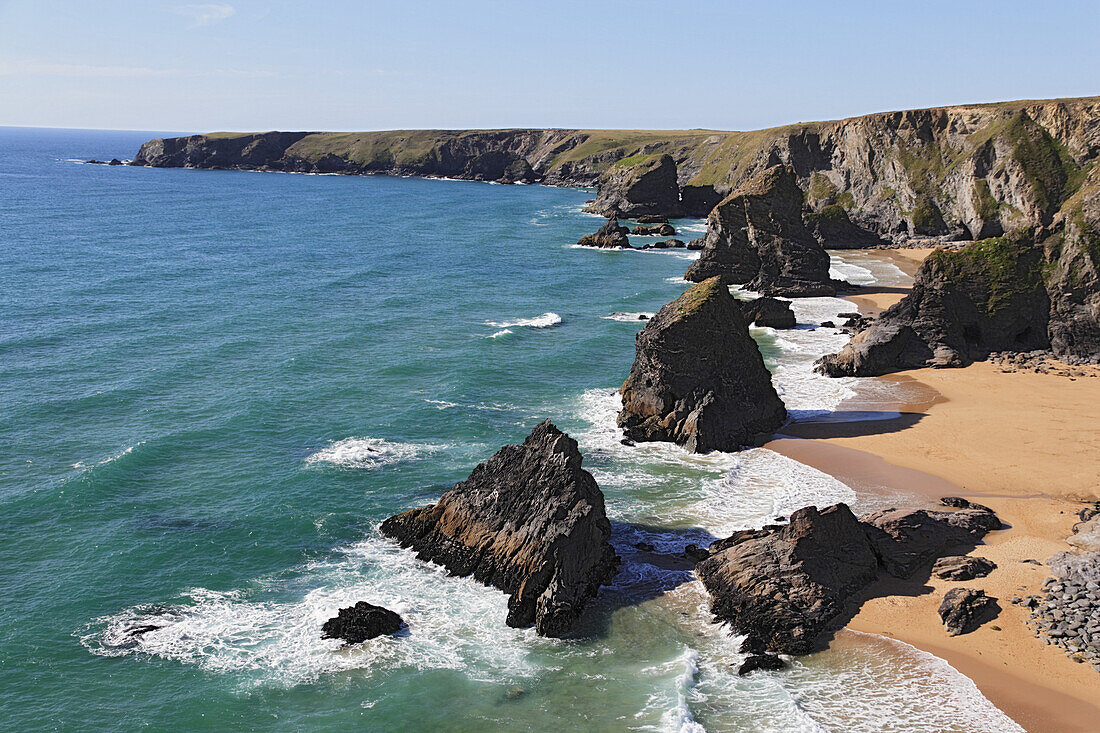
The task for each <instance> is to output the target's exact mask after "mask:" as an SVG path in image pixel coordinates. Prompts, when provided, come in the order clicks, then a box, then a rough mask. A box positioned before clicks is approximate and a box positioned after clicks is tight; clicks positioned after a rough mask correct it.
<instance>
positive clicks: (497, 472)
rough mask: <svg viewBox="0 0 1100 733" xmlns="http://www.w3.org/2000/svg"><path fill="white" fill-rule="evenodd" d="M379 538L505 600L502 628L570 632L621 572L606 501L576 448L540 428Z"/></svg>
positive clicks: (548, 427) (391, 522)
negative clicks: (478, 583)
mask: <svg viewBox="0 0 1100 733" xmlns="http://www.w3.org/2000/svg"><path fill="white" fill-rule="evenodd" d="M382 533H383V534H385V535H387V536H389V537H392V538H394V539H396V540H397V541H398V542H400V543H401V545H402V546H404V547H409V548H412V549H413V550H415V551H416V553H417V556H418V557H419V558H420V559H422V560H427V561H430V562H434V563H438V564H440V565H443V566H444V567H446V568H447V569H448V570H449V571H451V572H452V573H453V574H455V575H459V576H467V575H472V576H473V577H474V578H476V579H477V580H480V581H481V582H483V583H486V584H489V585H493V586H495V587H497V588H500V589H501V590H503V591H504V592H505V593H507V594H509V596H510V598H509V600H508V618H507V624H508V625H509V626H513V627H520V628H522V627H527V626H531V625H532V624H533V625H534V626H535V630H536V632H537V633H538V634H540V635H541V636H561V635H563V634H565V633H567V632H569V631H570V630H571V629H572V628H573V626H574V624H575V623H576V621H577V618H578V616H580V613H581V611H582V610H583V609H584V607H585V605H586V604H587V603H588V602H589V601H590V600H591V599H592V598H593V597H595V595H596V593H597V591H598V590H599V587H600V586H601V585H606V584H607V583H609V582H610V581H611V579H612V578H613V577H614V575H615V572H616V571H617V569H618V564H619V558H618V557H617V556H616V555H615V551H614V549H613V548H612V547H611V543H610V539H611V523H610V522H609V521H608V519H607V513H606V512H605V510H604V500H603V494H602V493H601V492H600V489H599V487H598V486H597V485H596V480H595V479H594V478H592V474H590V473H588V472H587V471H585V470H584V469H582V468H581V454H580V451H579V450H578V449H577V441H575V440H573V439H572V438H570V437H569V436H568V435H566V434H565V433H563V432H561V431H560V430H558V429H557V428H556V427H554V425H552V424H551V423H550V421H549V420H546V421H544V422H542V423H540V424H539V425H538V426H537V427H535V429H534V430H533V431H532V432H531V434H530V435H529V436H528V437H527V439H526V440H525V441H524V442H523V444H522V445H507V446H504V447H503V448H501V449H500V450H499V451H497V453H496V454H495V455H494V456H493V457H492V458H490V459H489V460H488V461H486V462H484V463H481V464H479V465H478V466H477V468H475V469H474V470H473V472H472V473H471V474H470V476H469V478H467V479H466V480H465V481H462V482H459V483H457V484H455V486H454V488H453V489H451V490H450V491H448V492H447V493H445V494H443V496H442V497H440V499H439V501H438V502H437V503H435V504H433V505H431V506H426V507H422V508H420V509H413V510H411V511H407V512H404V513H402V514H398V515H396V516H394V517H390V518H389V519H387V520H386V521H385V522H383V523H382Z"/></svg>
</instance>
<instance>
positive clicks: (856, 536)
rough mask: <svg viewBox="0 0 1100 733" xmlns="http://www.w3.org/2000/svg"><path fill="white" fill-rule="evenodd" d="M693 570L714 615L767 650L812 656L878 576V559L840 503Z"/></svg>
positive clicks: (805, 512) (803, 514) (801, 515)
mask: <svg viewBox="0 0 1100 733" xmlns="http://www.w3.org/2000/svg"><path fill="white" fill-rule="evenodd" d="M695 572H696V574H697V575H698V576H699V578H700V579H701V580H702V581H703V585H705V586H706V588H707V590H708V591H709V592H710V594H711V596H713V598H714V601H713V603H712V605H711V611H712V612H713V613H714V615H715V616H717V617H718V618H720V619H723V620H726V621H729V622H730V623H731V624H732V625H733V627H734V628H735V629H736V630H737V631H738V632H739V633H742V634H746V635H748V636H749V637H750V638H751V639H754V640H756V641H758V642H762V646H763V648H764V649H767V650H769V651H773V652H782V653H787V654H806V653H809V652H810V651H812V650H813V647H814V644H815V643H816V641H817V638H818V636H819V635H820V634H821V633H822V632H823V631H824V630H825V629H826V627H827V626H828V624H829V623H830V622H831V621H832V620H833V619H834V618H835V617H836V616H837V615H838V614H839V613H840V611H841V609H842V607H843V605H844V604H845V603H846V602H847V601H848V599H849V598H851V597H852V596H853V595H855V594H856V593H857V592H859V591H860V590H862V589H863V588H865V587H867V586H868V585H870V584H871V583H872V582H874V580H875V579H876V578H877V577H878V557H877V555H876V554H875V552H874V548H873V547H872V545H871V543H870V542H869V541H868V539H867V535H866V534H865V533H864V529H863V526H862V525H861V524H860V522H859V520H857V519H856V517H855V515H854V514H852V512H851V510H850V509H849V508H848V507H847V506H845V505H843V504H837V505H836V506H832V507H828V508H826V509H823V510H821V511H818V510H817V509H816V508H815V507H806V508H804V509H799V510H798V511H796V512H794V514H792V515H791V521H790V523H789V524H788V525H786V526H784V527H781V528H776V529H774V530H772V531H770V532H767V533H765V534H764V535H762V536H756V537H751V536H750V537H749V538H747V539H744V540H742V541H740V542H737V543H735V544H733V545H732V546H729V547H727V548H725V549H723V550H721V551H720V552H715V553H714V554H713V555H711V557H710V558H708V559H706V560H704V561H703V562H701V563H699V564H698V565H696V566H695Z"/></svg>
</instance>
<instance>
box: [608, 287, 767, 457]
mask: <svg viewBox="0 0 1100 733" xmlns="http://www.w3.org/2000/svg"><path fill="white" fill-rule="evenodd" d="M635 345H636V349H635V350H636V356H635V359H634V365H633V366H632V367H631V370H630V376H628V377H627V379H626V381H625V382H624V383H623V386H622V398H623V409H622V412H620V413H619V419H618V422H619V426H620V427H622V428H623V431H624V432H625V433H626V435H627V437H628V438H630V439H632V440H635V441H651V440H660V441H669V442H673V443H678V444H680V445H682V446H684V447H685V448H687V449H688V450H691V451H696V452H706V451H711V450H722V451H734V450H738V449H739V448H740V447H741V446H743V445H758V444H760V443H761V442H762V441H764V440H766V439H767V438H768V437H770V436H771V434H772V433H773V432H774V431H775V430H776V428H778V427H779V426H780V425H782V424H783V422H784V421H785V420H786V416H787V412H786V408H784V406H783V401H782V400H780V399H779V395H778V394H776V391H775V388H774V387H773V386H772V382H771V374H769V372H768V370H767V367H765V366H764V359H763V357H762V356H761V355H760V349H759V348H758V347H757V345H756V342H755V341H753V340H752V337H751V336H749V331H748V324H747V323H746V322H745V319H744V316H742V315H741V310H740V308H739V307H738V305H737V303H736V302H735V301H734V299H733V296H732V295H730V293H729V289H728V288H727V287H726V286H725V285H723V284H722V281H721V279H720V278H711V279H710V280H707V281H705V282H702V283H699V284H697V285H694V286H692V287H690V288H688V289H687V290H686V291H685V292H684V294H683V295H681V296H680V297H679V298H677V299H676V300H674V301H672V302H671V303H669V304H667V305H665V306H664V307H663V308H661V310H660V311H659V312H658V313H657V315H656V316H654V317H653V318H651V319H650V320H649V322H648V323H647V324H646V326H645V328H643V329H642V331H641V332H640V333H639V334H638V336H637V337H636V340H635Z"/></svg>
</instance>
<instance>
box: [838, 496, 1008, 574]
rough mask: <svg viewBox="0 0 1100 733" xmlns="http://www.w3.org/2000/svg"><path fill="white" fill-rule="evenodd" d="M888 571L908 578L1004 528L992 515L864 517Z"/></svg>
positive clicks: (892, 512) (899, 512) (892, 513)
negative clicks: (934, 562)
mask: <svg viewBox="0 0 1100 733" xmlns="http://www.w3.org/2000/svg"><path fill="white" fill-rule="evenodd" d="M860 520H861V521H862V522H863V523H864V525H866V526H867V535H868V537H869V538H870V540H871V542H872V544H874V546H875V552H876V553H877V554H878V555H879V561H880V562H881V563H882V565H883V567H885V568H886V571H887V572H888V573H890V574H891V575H894V576H896V577H899V578H907V577H909V576H910V575H912V574H913V573H914V572H916V570H917V569H918V568H920V567H922V566H924V565H927V564H928V563H929V562H931V561H932V560H933V559H935V558H936V557H939V556H941V555H943V554H945V553H946V552H947V551H948V550H951V549H954V548H957V547H962V546H968V545H969V546H973V545H974V543H976V542H977V541H978V540H980V539H981V538H982V537H984V536H985V534H986V532H989V531H991V530H995V529H1000V528H1001V520H999V519H998V518H997V515H996V514H994V513H993V512H990V511H981V510H977V509H961V510H959V511H955V512H937V511H930V510H928V509H911V510H910V509H886V510H883V511H879V512H874V513H872V514H868V515H866V516H863V517H860Z"/></svg>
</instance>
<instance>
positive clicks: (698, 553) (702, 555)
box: [684, 543, 710, 563]
mask: <svg viewBox="0 0 1100 733" xmlns="http://www.w3.org/2000/svg"><path fill="white" fill-rule="evenodd" d="M684 557H686V558H687V559H688V560H690V561H691V562H694V563H700V562H702V561H703V560H706V559H707V558H708V557H710V551H709V550H707V548H705V547H700V546H699V545H696V544H694V543H692V544H689V545H687V546H685V547H684Z"/></svg>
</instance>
